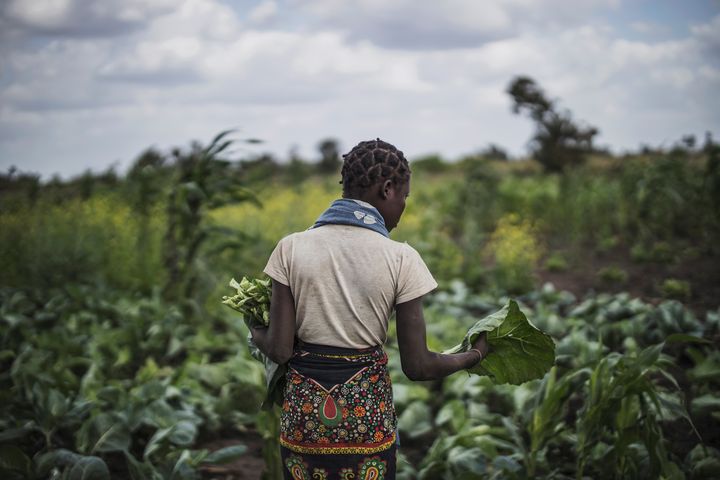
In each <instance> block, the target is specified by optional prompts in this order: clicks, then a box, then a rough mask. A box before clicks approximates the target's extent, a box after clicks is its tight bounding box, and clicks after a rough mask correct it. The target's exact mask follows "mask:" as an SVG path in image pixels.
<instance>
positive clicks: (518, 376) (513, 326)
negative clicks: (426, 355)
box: [445, 300, 555, 385]
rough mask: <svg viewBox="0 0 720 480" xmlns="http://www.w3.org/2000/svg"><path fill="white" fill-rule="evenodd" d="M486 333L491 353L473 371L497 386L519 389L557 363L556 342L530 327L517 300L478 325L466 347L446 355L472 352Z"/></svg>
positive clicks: (469, 335) (465, 342) (462, 344)
mask: <svg viewBox="0 0 720 480" xmlns="http://www.w3.org/2000/svg"><path fill="white" fill-rule="evenodd" d="M482 332H487V341H488V345H489V347H490V349H489V352H488V355H487V357H485V358H484V359H483V361H482V362H480V363H479V364H478V365H476V366H475V367H473V368H471V369H469V371H470V372H472V373H475V374H477V375H487V376H489V377H490V378H491V379H492V380H493V381H494V382H495V383H510V384H513V385H519V384H521V383H523V382H527V381H528V380H534V379H537V378H542V377H543V376H544V375H545V374H546V373H547V372H548V370H550V367H552V365H553V363H554V362H555V342H553V339H552V338H551V337H550V336H549V335H547V334H545V333H543V332H542V331H540V330H538V329H537V328H536V327H535V326H534V325H533V324H532V323H530V321H529V320H528V319H527V317H526V316H525V314H524V313H523V312H522V311H520V307H518V304H517V302H515V301H514V300H510V301H509V302H508V304H507V305H505V306H504V307H503V308H501V309H500V310H498V311H497V312H495V313H493V314H490V315H488V316H486V317H485V318H483V319H481V320H479V321H478V322H477V323H475V325H473V326H472V327H471V328H470V330H468V332H467V334H466V335H465V338H464V339H463V341H462V343H461V344H460V345H456V346H455V347H453V348H451V349H450V350H447V351H446V352H445V353H459V352H466V351H468V350H469V349H470V348H471V346H472V343H473V342H474V341H475V340H476V339H477V338H478V337H479V336H480V334H481V333H482Z"/></svg>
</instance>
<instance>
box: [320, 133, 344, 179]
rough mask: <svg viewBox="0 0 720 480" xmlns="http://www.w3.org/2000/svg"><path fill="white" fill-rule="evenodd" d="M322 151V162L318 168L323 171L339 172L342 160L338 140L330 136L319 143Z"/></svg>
mask: <svg viewBox="0 0 720 480" xmlns="http://www.w3.org/2000/svg"><path fill="white" fill-rule="evenodd" d="M318 150H319V151H320V162H319V163H318V170H320V172H321V173H337V171H338V170H339V169H340V165H341V164H342V162H341V161H340V153H339V152H338V143H337V140H334V139H332V138H328V139H325V140H323V141H322V142H320V143H319V144H318Z"/></svg>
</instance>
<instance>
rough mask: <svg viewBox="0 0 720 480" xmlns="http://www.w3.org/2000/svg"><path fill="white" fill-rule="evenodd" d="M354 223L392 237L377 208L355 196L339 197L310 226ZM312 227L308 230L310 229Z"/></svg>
mask: <svg viewBox="0 0 720 480" xmlns="http://www.w3.org/2000/svg"><path fill="white" fill-rule="evenodd" d="M330 224H334V225H354V226H356V227H364V228H369V229H370V230H374V231H376V232H378V233H379V234H381V235H383V236H385V237H388V238H390V232H388V230H387V228H386V227H385V219H384V218H383V216H382V215H380V212H379V211H378V209H377V208H375V207H373V206H372V205H371V204H369V203H367V202H364V201H362V200H356V199H354V198H339V199H337V200H335V201H334V202H333V203H331V204H330V207H328V209H327V210H325V211H324V212H323V213H322V214H321V215H320V217H318V219H317V220H315V223H314V224H313V226H312V227H310V228H317V227H320V226H322V225H330ZM310 228H309V229H308V230H310Z"/></svg>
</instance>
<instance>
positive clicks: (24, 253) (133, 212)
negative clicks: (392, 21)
mask: <svg viewBox="0 0 720 480" xmlns="http://www.w3.org/2000/svg"><path fill="white" fill-rule="evenodd" d="M718 148H720V147H717V146H716V149H715V150H713V149H709V150H707V151H674V152H655V153H650V154H645V155H636V156H628V157H622V158H621V157H610V156H602V157H601V156H598V157H595V158H591V159H589V161H588V162H586V163H585V164H583V165H580V166H577V167H575V168H573V169H569V170H567V171H564V172H561V173H544V172H542V171H541V169H540V168H539V167H538V165H537V164H535V163H534V162H532V161H530V160H527V161H515V162H508V161H498V160H490V159H486V158H483V157H480V156H478V157H468V158H466V159H463V160H461V161H459V162H457V163H452V164H451V163H446V162H443V161H441V160H438V159H420V160H418V161H416V162H413V163H411V168H412V170H413V175H412V182H413V183H412V190H411V195H410V197H409V199H408V206H407V209H406V211H405V214H404V215H403V217H402V219H401V221H400V225H399V226H398V229H397V231H393V232H392V235H391V236H392V238H393V239H395V240H398V241H407V242H408V243H410V244H411V245H412V246H414V247H415V248H416V249H417V250H418V251H419V252H420V254H421V255H422V257H423V259H424V260H425V262H426V263H427V265H428V267H429V269H430V271H431V272H432V273H433V275H434V276H435V278H436V279H437V280H438V283H439V284H440V286H439V288H438V289H437V290H436V291H434V292H432V293H431V294H429V295H428V296H427V297H426V298H425V300H424V315H425V320H426V323H427V330H428V345H429V348H430V349H431V350H434V351H443V350H446V349H448V348H450V347H452V346H453V345H456V344H457V343H458V342H459V341H460V340H461V339H462V338H463V336H464V335H465V333H466V332H467V330H468V328H469V327H470V326H472V325H473V324H474V323H475V322H476V321H477V319H479V318H481V317H483V316H485V315H487V314H489V313H492V312H494V311H496V310H498V309H499V308H501V307H502V306H503V305H506V304H507V303H508V301H509V300H511V299H512V300H515V301H517V302H518V304H519V305H520V308H521V310H522V311H523V312H524V313H525V314H526V315H527V317H528V319H529V320H530V321H531V322H532V324H533V325H535V326H536V327H537V328H539V329H540V330H542V331H544V332H545V333H547V334H549V335H550V336H551V337H552V339H553V341H554V343H555V362H554V364H553V366H552V368H551V369H550V371H549V372H548V373H547V374H546V375H545V376H544V377H543V378H542V379H538V380H532V381H529V382H525V383H523V384H521V385H507V384H503V385H499V384H495V383H493V381H492V380H491V379H490V378H488V377H481V376H477V375H471V374H468V373H467V372H459V373H456V374H454V375H452V376H450V377H447V378H446V379H444V380H442V381H432V382H412V381H410V380H408V379H407V378H406V377H405V376H404V375H403V373H402V370H401V368H400V356H399V353H398V350H397V343H396V340H395V325H394V320H393V319H391V322H390V323H391V328H390V335H389V340H388V343H387V345H385V349H386V351H387V352H388V355H389V358H390V373H391V378H392V382H393V394H394V401H395V405H396V408H397V411H398V415H399V431H400V439H401V446H400V448H399V461H398V478H403V479H472V478H492V479H526V478H534V479H535V478H542V479H583V478H592V479H618V478H637V479H656V478H664V479H688V480H689V479H712V478H720V153H718ZM222 154H223V143H222V137H220V138H218V139H216V141H214V142H211V143H210V144H209V145H208V146H207V147H204V148H202V149H201V148H200V147H197V146H196V147H194V148H193V149H191V150H188V151H185V152H183V153H182V154H181V155H179V156H178V157H177V158H176V162H175V163H170V162H165V160H167V159H162V158H158V157H153V156H152V155H150V154H145V155H143V156H141V157H139V158H138V160H137V162H136V165H135V166H134V167H133V168H132V169H131V170H130V172H128V174H127V175H126V176H123V177H118V176H117V175H105V176H96V177H92V176H85V177H82V178H79V179H76V180H74V181H67V182H54V183H48V184H44V185H40V184H38V183H37V182H32V181H31V179H28V178H25V177H22V176H16V177H10V176H7V177H3V179H2V185H1V186H2V189H1V190H0V261H1V262H2V273H1V274H0V279H1V280H0V342H2V343H1V344H0V364H1V365H2V369H1V370H0V371H1V375H2V376H1V378H0V409H1V410H2V412H3V414H2V417H1V418H0V477H2V478H7V479H15V478H17V479H24V478H32V479H48V478H49V479H61V478H62V479H76V478H77V479H96V478H97V479H105V478H112V479H116V478H117V479H125V478H132V479H201V478H202V479H251V478H266V479H278V478H282V473H281V466H280V463H279V451H278V444H277V439H276V437H277V431H278V428H279V420H278V419H279V414H278V411H277V410H263V409H261V408H260V406H261V403H262V401H263V399H264V398H265V395H266V386H265V385H266V383H265V377H264V376H265V370H264V368H263V365H262V364H261V363H259V362H257V361H255V360H254V359H253V358H252V357H251V355H250V352H249V350H248V346H247V341H246V338H247V328H246V326H245V324H244V322H243V320H242V318H241V316H240V315H239V314H238V313H237V312H235V311H233V310H231V309H229V308H227V306H225V305H223V304H222V297H223V296H224V295H230V294H232V288H231V287H230V285H229V283H230V280H231V279H232V278H236V279H240V278H241V277H243V276H247V277H250V278H261V277H262V273H261V272H262V269H263V267H264V266H265V263H266V261H267V258H268V256H269V254H270V252H271V251H272V249H273V248H274V246H275V244H276V243H277V241H278V240H279V239H280V238H282V237H283V236H284V235H287V234H289V233H291V232H295V231H300V230H304V229H306V228H308V227H309V226H310V225H311V224H312V223H313V222H314V220H315V218H317V216H318V215H319V214H320V213H321V212H322V211H323V210H324V209H325V208H326V207H327V206H328V205H329V204H330V203H331V202H332V200H333V199H335V198H338V197H339V196H340V185H339V184H338V178H339V176H338V175H337V173H332V172H331V173H328V174H324V173H319V172H317V171H315V170H314V169H313V166H312V165H309V164H308V165H300V166H298V165H294V166H292V168H291V166H283V165H276V164H273V163H272V162H267V161H253V162H250V161H248V162H230V161H224V160H223V159H222Z"/></svg>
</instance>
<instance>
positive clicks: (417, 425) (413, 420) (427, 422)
mask: <svg viewBox="0 0 720 480" xmlns="http://www.w3.org/2000/svg"><path fill="white" fill-rule="evenodd" d="M398 429H399V430H400V434H401V436H402V437H404V436H406V435H407V437H408V438H417V437H420V436H422V435H425V434H426V433H430V432H431V431H432V430H433V424H432V413H431V411H430V406H429V405H428V404H427V403H424V402H413V403H411V404H410V405H408V407H407V408H406V409H405V411H404V412H403V413H402V414H401V415H400V418H398Z"/></svg>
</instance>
